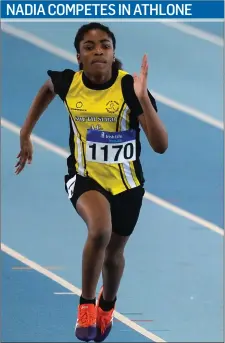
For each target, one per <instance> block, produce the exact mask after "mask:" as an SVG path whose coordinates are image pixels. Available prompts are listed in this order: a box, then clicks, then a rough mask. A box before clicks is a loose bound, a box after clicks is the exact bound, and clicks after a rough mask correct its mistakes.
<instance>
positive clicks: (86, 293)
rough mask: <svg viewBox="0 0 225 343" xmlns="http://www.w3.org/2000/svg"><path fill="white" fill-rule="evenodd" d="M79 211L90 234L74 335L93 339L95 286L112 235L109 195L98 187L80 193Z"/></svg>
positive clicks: (86, 246)
mask: <svg viewBox="0 0 225 343" xmlns="http://www.w3.org/2000/svg"><path fill="white" fill-rule="evenodd" d="M76 210H77V212H78V214H79V215H80V216H81V218H82V219H83V220H84V221H85V223H86V225H87V228H88V235H87V240H86V243H85V246H84V249H83V257H82V294H81V297H80V304H79V306H78V318H77V323H76V330H75V334H76V337H77V338H78V339H80V340H82V341H90V340H94V339H95V337H96V334H97V328H96V320H97V311H96V305H95V296H96V287H97V283H98V280H99V277H100V274H101V270H102V265H103V261H104V256H105V249H106V247H107V245H108V243H109V240H110V236H111V231H112V225H111V212H110V205H109V202H108V200H107V199H106V197H105V196H104V195H102V194H101V193H100V192H98V191H96V190H90V191H86V192H85V193H83V194H82V195H80V196H79V198H78V200H77V202H76Z"/></svg>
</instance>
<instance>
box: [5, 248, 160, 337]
mask: <svg viewBox="0 0 225 343" xmlns="http://www.w3.org/2000/svg"><path fill="white" fill-rule="evenodd" d="M1 249H2V251H4V252H5V253H6V254H8V255H10V256H11V257H13V258H15V259H17V260H18V261H20V262H22V263H24V264H26V265H27V266H29V267H30V268H32V269H34V270H36V271H37V272H39V273H40V274H43V275H45V276H47V277H48V278H49V279H51V280H53V281H55V282H57V283H58V284H59V285H61V286H63V287H64V288H66V289H68V290H69V291H71V292H73V293H75V294H76V295H77V296H80V295H81V290H80V289H79V288H77V287H76V286H74V285H72V284H71V283H69V282H68V281H66V280H64V279H63V278H61V277H59V276H58V275H56V274H54V273H52V272H51V271H49V270H47V269H45V268H43V267H42V266H40V265H39V264H37V263H36V262H33V261H31V260H29V259H28V258H26V257H25V256H23V255H21V254H19V253H18V252H17V251H15V250H13V249H11V248H9V247H8V246H7V245H5V244H4V243H1ZM115 318H116V319H118V320H119V321H121V322H122V323H123V324H125V325H127V326H129V327H130V328H131V329H133V330H135V331H137V332H139V333H140V334H141V335H143V336H145V337H147V338H149V339H151V340H152V341H153V342H166V341H164V340H163V339H162V338H160V337H159V336H156V335H154V334H153V333H152V332H150V331H148V330H146V329H144V328H143V327H142V326H140V325H138V324H136V323H135V322H133V321H132V320H130V319H129V318H127V317H125V316H124V315H122V314H121V313H119V312H117V311H115Z"/></svg>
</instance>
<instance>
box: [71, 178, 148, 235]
mask: <svg viewBox="0 0 225 343" xmlns="http://www.w3.org/2000/svg"><path fill="white" fill-rule="evenodd" d="M65 189H66V192H67V194H68V196H69V198H70V201H71V202H72V204H73V206H74V208H75V210H76V203H77V200H78V198H79V197H80V196H81V195H82V194H83V193H85V192H87V191H90V190H95V191H98V192H100V193H101V194H103V195H104V196H105V197H106V198H107V200H108V201H109V203H110V205H111V218H112V231H113V232H115V233H117V234H118V235H120V236H130V235H131V234H132V232H133V230H134V228H135V225H136V223H137V220H138V217H139V213H140V209H141V206H142V200H143V196H144V193H145V191H144V188H143V187H142V186H138V187H136V188H132V189H129V190H127V191H125V192H122V193H119V194H117V195H112V194H111V193H109V192H107V191H106V190H105V189H104V188H102V186H100V185H99V184H98V183H97V182H96V181H95V180H93V179H91V178H90V177H83V176H81V175H79V174H77V175H75V176H69V175H65Z"/></svg>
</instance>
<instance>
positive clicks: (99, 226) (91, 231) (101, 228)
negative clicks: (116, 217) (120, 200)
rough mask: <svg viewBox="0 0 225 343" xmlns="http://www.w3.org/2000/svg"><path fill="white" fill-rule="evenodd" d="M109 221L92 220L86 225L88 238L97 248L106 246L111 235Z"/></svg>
mask: <svg viewBox="0 0 225 343" xmlns="http://www.w3.org/2000/svg"><path fill="white" fill-rule="evenodd" d="M111 232H112V229H111V224H110V221H102V220H101V219H100V218H99V220H94V221H92V222H91V223H89V225H88V239H90V240H91V241H92V243H93V244H94V245H95V246H96V249H98V248H106V247H107V245H108V243H109V241H110V236H111Z"/></svg>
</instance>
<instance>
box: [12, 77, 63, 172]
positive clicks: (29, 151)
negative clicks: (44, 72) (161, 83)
mask: <svg viewBox="0 0 225 343" xmlns="http://www.w3.org/2000/svg"><path fill="white" fill-rule="evenodd" d="M55 96H56V94H55V92H54V87H53V83H52V81H51V80H50V79H49V80H47V81H46V82H45V83H44V85H43V86H42V87H41V88H40V89H39V91H38V93H37V95H36V97H35V98H34V101H33V103H32V104H31V107H30V110H29V112H28V115H27V117H26V119H25V122H24V124H23V126H22V128H21V130H20V152H19V154H18V156H17V158H18V159H19V160H18V162H17V163H16V165H15V168H16V171H15V173H16V174H19V173H20V172H21V171H22V170H23V169H24V167H25V165H26V163H28V164H30V163H31V161H32V155H33V146H32V142H31V139H30V135H31V133H32V131H33V129H34V127H35V125H36V123H37V122H38V120H39V119H40V117H41V115H42V114H43V112H44V111H45V110H46V108H47V107H48V105H49V104H50V103H51V102H52V100H53V99H54V98H55Z"/></svg>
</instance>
